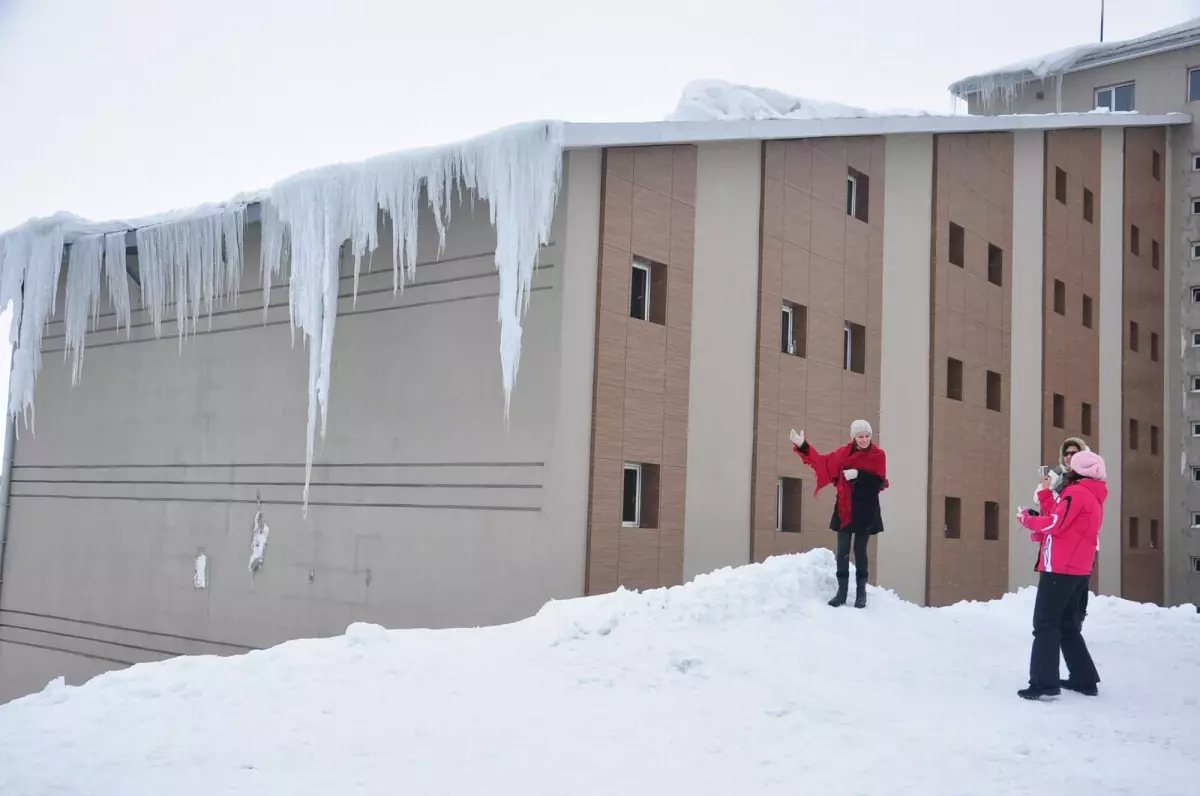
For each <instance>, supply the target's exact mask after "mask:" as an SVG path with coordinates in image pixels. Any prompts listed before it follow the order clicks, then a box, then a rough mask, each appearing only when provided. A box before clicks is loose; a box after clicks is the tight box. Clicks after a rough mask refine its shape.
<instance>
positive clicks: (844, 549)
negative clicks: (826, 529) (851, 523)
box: [837, 531, 871, 580]
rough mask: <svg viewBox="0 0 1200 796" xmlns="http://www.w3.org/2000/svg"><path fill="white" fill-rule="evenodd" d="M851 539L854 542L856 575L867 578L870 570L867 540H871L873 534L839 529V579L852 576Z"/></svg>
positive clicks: (861, 578)
mask: <svg viewBox="0 0 1200 796" xmlns="http://www.w3.org/2000/svg"><path fill="white" fill-rule="evenodd" d="M851 540H853V544H854V577H855V578H856V579H857V580H866V579H867V573H868V571H869V566H868V562H867V542H869V541H871V534H869V533H862V532H859V533H853V532H851V531H838V543H837V576H838V578H839V579H841V578H849V577H850V545H851Z"/></svg>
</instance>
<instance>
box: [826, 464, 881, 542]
mask: <svg viewBox="0 0 1200 796" xmlns="http://www.w3.org/2000/svg"><path fill="white" fill-rule="evenodd" d="M882 487H883V479H882V478H880V477H879V476H877V475H875V474H874V473H868V472H866V471H864V470H859V471H858V478H855V479H854V493H853V495H854V496H853V498H852V500H853V501H854V502H853V505H852V506H851V512H850V516H851V517H852V518H853V519H851V520H850V522H849V524H847V525H846V527H845V528H843V527H842V524H841V520H840V519H839V518H838V507H837V501H834V504H833V516H832V517H830V518H829V530H831V531H846V532H849V533H867V534H870V535H872V536H874V535H875V534H877V533H883V513H882V512H881V511H880V509H879V490H880V489H881V488H882Z"/></svg>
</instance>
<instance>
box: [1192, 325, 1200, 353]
mask: <svg viewBox="0 0 1200 796" xmlns="http://www.w3.org/2000/svg"><path fill="white" fill-rule="evenodd" d="M1192 348H1200V331H1197V330H1195V329H1193V330H1192Z"/></svg>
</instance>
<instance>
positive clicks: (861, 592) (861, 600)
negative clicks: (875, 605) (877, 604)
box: [854, 578, 867, 608]
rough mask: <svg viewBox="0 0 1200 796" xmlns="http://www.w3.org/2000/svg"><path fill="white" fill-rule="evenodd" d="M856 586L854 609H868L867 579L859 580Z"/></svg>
mask: <svg viewBox="0 0 1200 796" xmlns="http://www.w3.org/2000/svg"><path fill="white" fill-rule="evenodd" d="M854 586H855V589H854V607H855V608H866V607H867V579H866V578H858V579H857V580H856V581H855V583H854Z"/></svg>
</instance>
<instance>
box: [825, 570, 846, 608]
mask: <svg viewBox="0 0 1200 796" xmlns="http://www.w3.org/2000/svg"><path fill="white" fill-rule="evenodd" d="M837 581H838V590H837V594H835V595H833V599H832V600H830V601H829V604H830V605H831V606H833V607H834V608H837V607H839V606H842V605H845V604H846V592H847V591H848V590H849V589H850V577H849V576H848V575H838V579H837Z"/></svg>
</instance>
